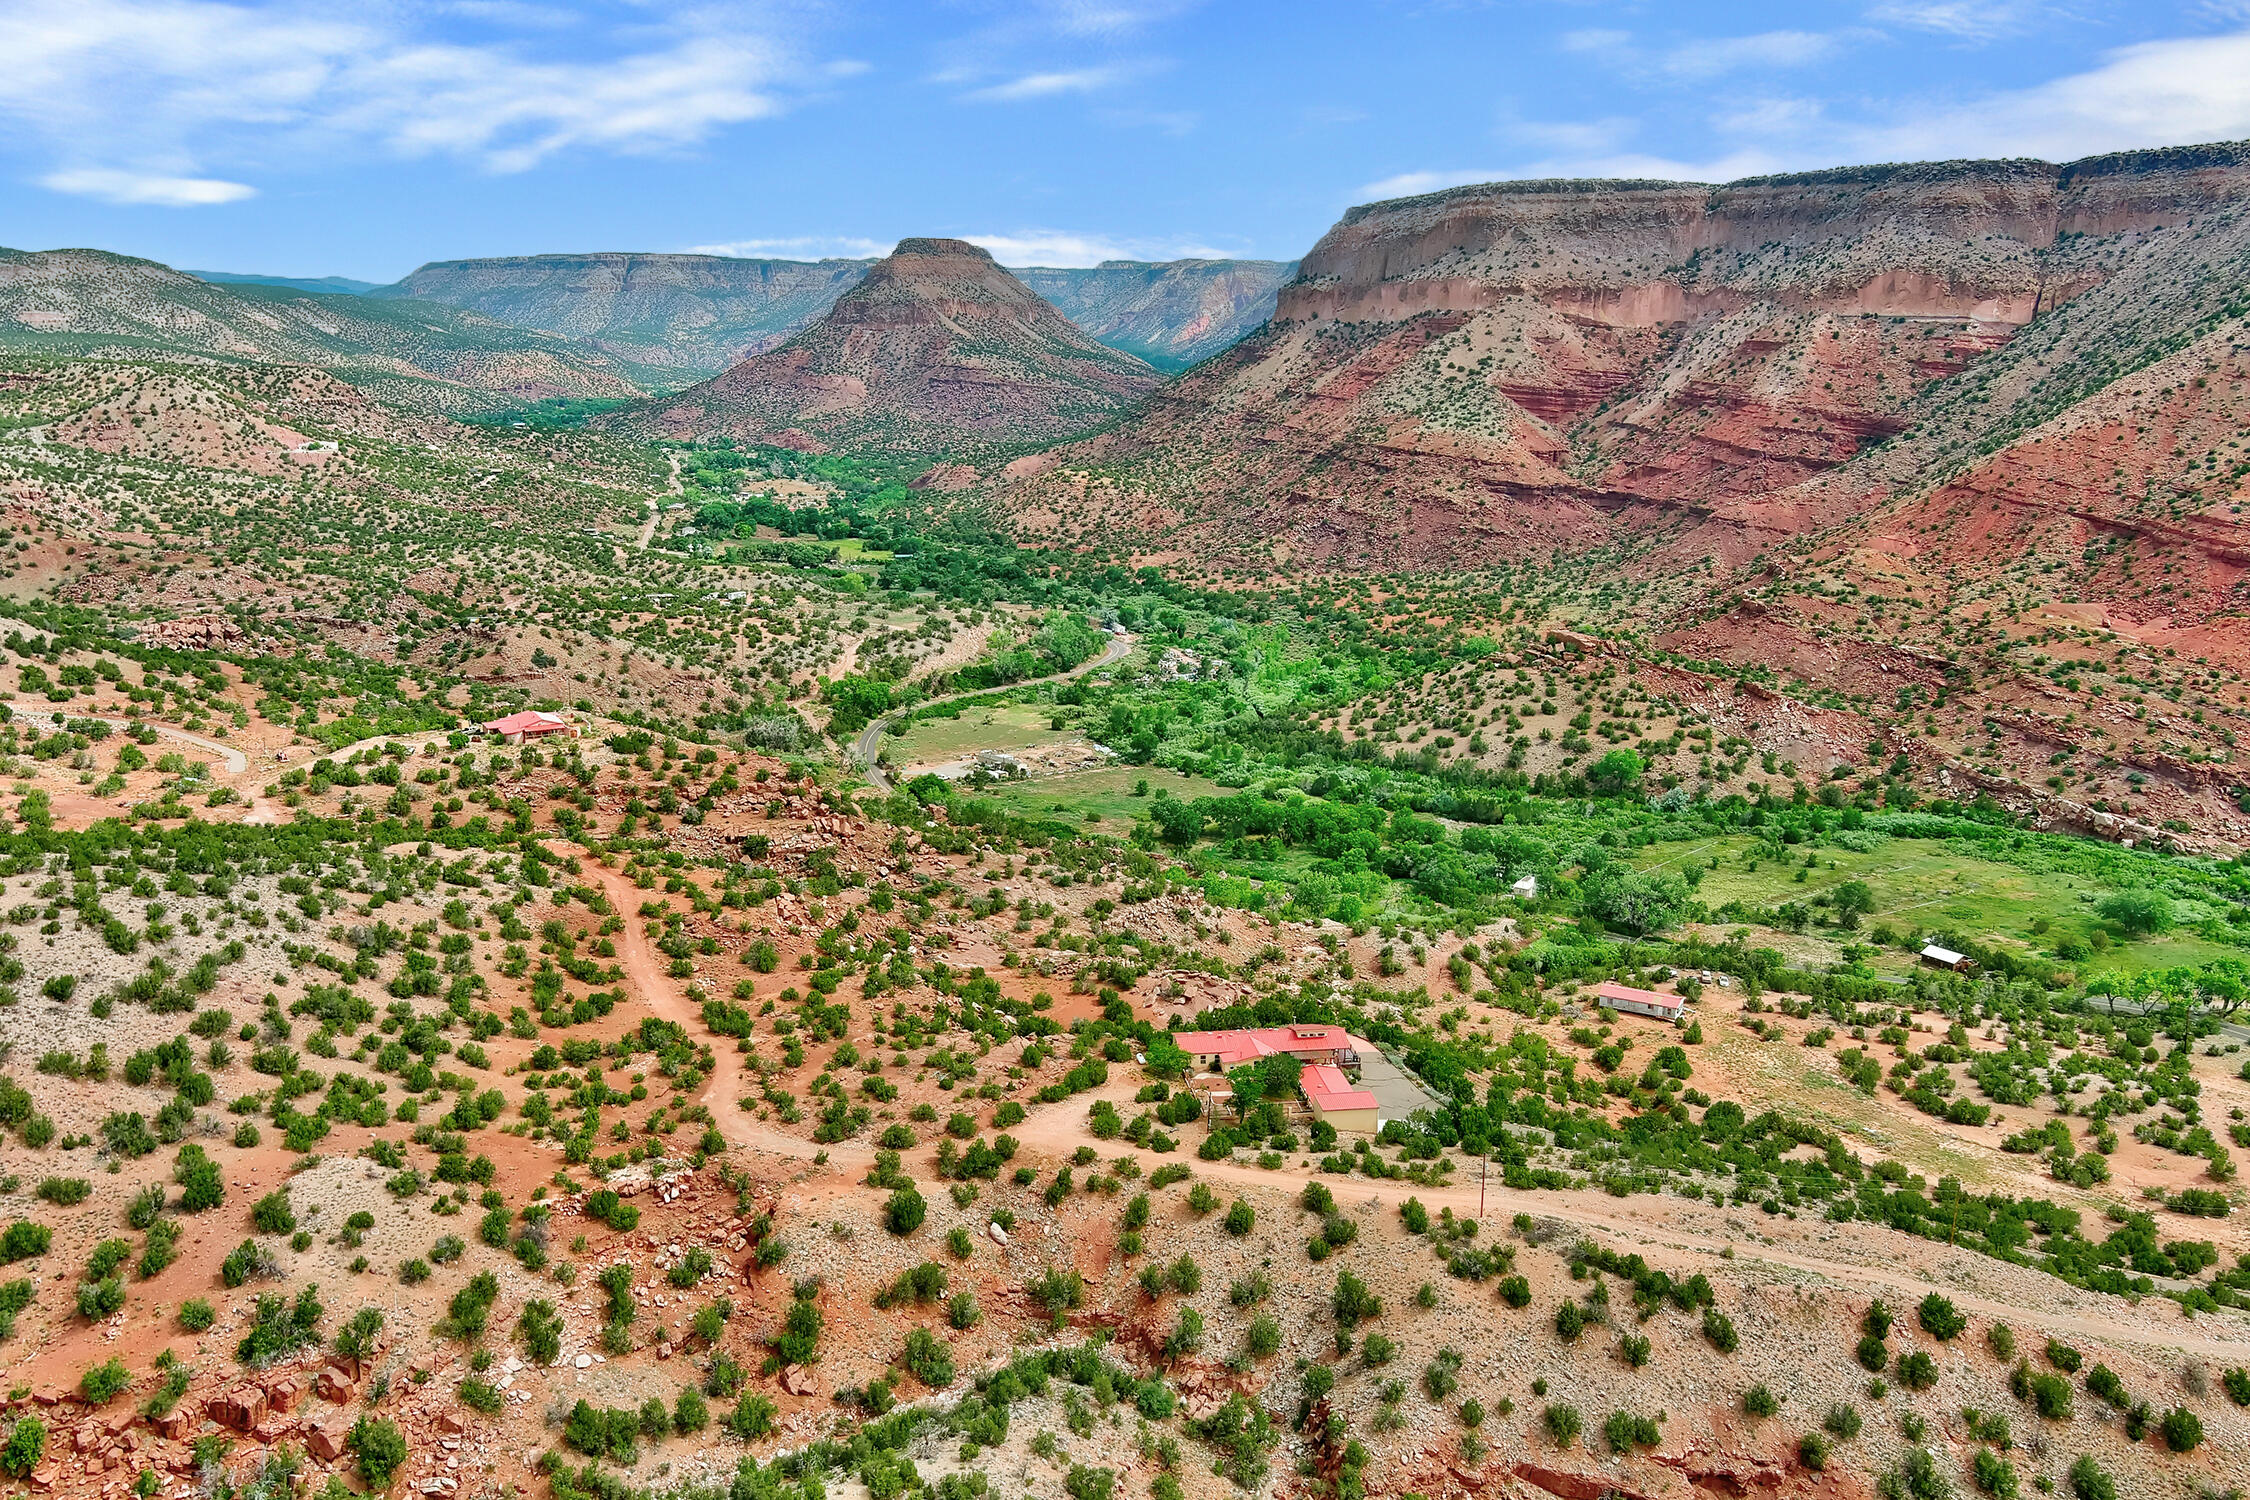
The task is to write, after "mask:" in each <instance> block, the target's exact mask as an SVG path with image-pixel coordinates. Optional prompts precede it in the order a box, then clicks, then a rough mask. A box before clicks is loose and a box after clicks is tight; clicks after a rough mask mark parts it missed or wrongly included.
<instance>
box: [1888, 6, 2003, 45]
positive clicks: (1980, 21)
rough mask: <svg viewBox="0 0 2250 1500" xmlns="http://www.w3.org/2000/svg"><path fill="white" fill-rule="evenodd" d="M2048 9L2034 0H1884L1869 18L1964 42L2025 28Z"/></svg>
mask: <svg viewBox="0 0 2250 1500" xmlns="http://www.w3.org/2000/svg"><path fill="white" fill-rule="evenodd" d="M2046 10H2047V7H2046V6H2043V5H2040V4H2037V3H2035V0H1881V3H1879V4H1877V5H1875V6H1873V7H1871V8H1870V9H1869V10H1868V12H1867V19H1868V20H1870V21H1875V22H1879V23H1881V24H1883V25H1887V26H1904V27H1907V28H1908V29H1910V30H1913V31H1930V32H1935V33H1937V34H1938V35H1939V36H1949V37H1953V38H1955V39H1957V40H1959V41H1964V42H1989V41H1992V40H1993V39H1995V38H1997V37H2003V36H2012V35H2014V34H2015V33H2017V32H2020V31H2022V30H2023V29H2024V28H2025V27H2027V26H2029V25H2030V24H2031V23H2032V22H2033V21H2034V20H2036V19H2037V18H2038V17H2039V16H2040V15H2041V14H2042V13H2044V12H2045V11H2046Z"/></svg>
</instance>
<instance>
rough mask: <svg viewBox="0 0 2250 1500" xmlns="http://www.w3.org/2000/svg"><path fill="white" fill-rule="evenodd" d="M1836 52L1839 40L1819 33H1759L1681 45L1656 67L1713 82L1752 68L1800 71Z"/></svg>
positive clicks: (1678, 74)
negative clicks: (1717, 78) (1713, 79)
mask: <svg viewBox="0 0 2250 1500" xmlns="http://www.w3.org/2000/svg"><path fill="white" fill-rule="evenodd" d="M1840 50H1841V42H1840V39H1839V38H1837V37H1834V36H1830V35H1827V34H1825V33H1822V32H1817V31H1762V32H1759V33H1758V34H1757V35H1755V36H1729V37H1712V38H1708V39H1704V40H1699V41H1690V42H1682V43H1681V44H1680V45H1679V46H1677V47H1674V48H1672V49H1670V51H1668V52H1667V53H1665V54H1664V55H1663V57H1662V58H1661V60H1660V66H1662V67H1663V69H1664V71H1665V72H1667V73H1670V74H1672V75H1673V76H1674V77H1678V78H1715V77H1717V76H1718V75H1720V74H1722V73H1735V72H1740V71H1743V70H1746V69H1752V68H1764V69H1773V68H1801V67H1805V66H1807V65H1808V64H1811V63H1816V62H1822V61H1825V60H1826V59H1828V58H1830V57H1833V56H1835V55H1836V53H1837V52H1838V51H1840Z"/></svg>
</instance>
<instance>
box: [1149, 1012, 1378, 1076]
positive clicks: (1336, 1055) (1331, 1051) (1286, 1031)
mask: <svg viewBox="0 0 2250 1500" xmlns="http://www.w3.org/2000/svg"><path fill="white" fill-rule="evenodd" d="M1172 1040H1173V1041H1174V1042H1176V1043H1178V1044H1179V1048H1180V1050H1181V1051H1182V1052H1185V1053H1186V1054H1187V1055H1188V1056H1189V1057H1192V1058H1194V1059H1195V1066H1196V1067H1197V1068H1199V1069H1203V1070H1207V1071H1210V1072H1218V1073H1223V1072H1225V1071H1226V1070H1227V1069H1229V1068H1239V1067H1241V1066H1242V1065H1243V1064H1244V1063H1251V1062H1256V1061H1258V1059H1260V1058H1262V1057H1294V1058H1296V1059H1297V1060H1298V1061H1299V1062H1305V1063H1335V1064H1356V1063H1357V1062H1358V1061H1359V1054H1358V1053H1357V1052H1355V1051H1354V1050H1352V1039H1351V1036H1350V1034H1349V1033H1347V1032H1346V1031H1345V1030H1344V1028H1343V1027H1341V1026H1325V1025H1312V1024H1309V1023H1306V1024H1299V1025H1292V1026H1260V1027H1257V1028H1255V1029H1253V1030H1249V1031H1182V1032H1179V1033H1177V1034H1175V1035H1174V1036H1173V1038H1172Z"/></svg>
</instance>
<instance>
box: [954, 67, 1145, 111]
mask: <svg viewBox="0 0 2250 1500" xmlns="http://www.w3.org/2000/svg"><path fill="white" fill-rule="evenodd" d="M1130 71H1131V70H1129V69H1126V68H1123V67H1116V66H1109V67H1099V68H1069V69H1064V70H1062V71H1059V72H1052V73H1026V74H1024V75H1023V76H1022V77H1020V78H1011V79H1009V80H1008V81H1007V82H1006V83H995V84H988V85H987V86H985V87H984V88H980V89H971V90H970V91H969V92H968V93H966V94H964V95H962V96H961V97H962V98H964V99H969V100H972V101H974V102H976V103H978V104H1021V103H1024V102H1026V101H1028V100H1033V99H1052V98H1054V97H1056V96H1057V95H1059V94H1091V93H1095V92H1097V91H1099V90H1101V89H1106V88H1109V87H1111V86H1112V85H1114V84H1118V83H1122V82H1124V81H1125V79H1126V77H1127V76H1128V75H1129V73H1130Z"/></svg>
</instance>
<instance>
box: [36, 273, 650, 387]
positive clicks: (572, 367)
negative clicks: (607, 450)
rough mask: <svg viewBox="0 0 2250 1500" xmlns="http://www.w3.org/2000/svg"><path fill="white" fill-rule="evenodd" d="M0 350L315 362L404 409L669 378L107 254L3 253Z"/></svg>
mask: <svg viewBox="0 0 2250 1500" xmlns="http://www.w3.org/2000/svg"><path fill="white" fill-rule="evenodd" d="M0 349H9V350H21V351H27V352H53V353H58V354H67V355H73V356H85V355H92V354H100V353H103V352H105V351H117V352H126V353H131V354H137V355H145V354H147V353H150V352H157V353H162V354H168V355H174V356H184V357H188V358H195V359H217V360H226V361H230V362H255V363H261V364H282V365H289V364H298V365H311V366H315V367H317V368H320V369H323V370H327V371H329V372H330V373H332V374H335V375H338V376H340V377H342V378H344V379H346V380H348V381H350V382H351V383H352V384H354V385H357V386H359V387H361V388H362V389H365V390H367V391H370V392H371V393H373V394H375V395H378V396H381V397H382V398H383V399H385V400H388V401H391V402H394V403H396V404H397V405H400V406H405V407H410V408H413V409H416V410H421V411H433V412H442V413H445V414H447V415H452V416H483V415H490V414H493V413H497V412H503V411H506V410H509V409H512V408H514V407H518V406H521V405H524V404H526V403H529V402H534V401H540V400H547V399H553V398H558V397H560V398H573V399H580V400H624V399H629V398H631V397H634V396H638V395H641V394H643V393H644V392H646V391H647V390H649V389H651V388H652V383H653V382H654V381H656V380H660V379H661V374H662V372H657V374H656V375H655V376H652V375H651V373H650V372H648V371H646V370H645V369H642V368H639V367H636V366H634V365H632V364H630V363H629V362H627V361H625V360H622V359H619V358H617V357H615V356H613V355H609V354H606V353H604V352H603V351H601V350H598V349H594V348H591V347H588V346H585V345H581V344H574V343H572V342H571V341H570V340H568V339H562V338H557V337H555V336H553V335H551V334H544V333H533V332H528V331H526V330H523V329H519V328H512V327H509V326H507V325H505V324H501V323H496V322H494V321H492V320H490V319H488V318H483V317H480V316H478V315H476V314H474V313H469V312H463V311H462V310H460V309H458V308H452V307H445V306H440V305H437V304H433V303H426V302H407V301H390V302H385V301H377V300H373V299H370V298H365V297H354V296H341V295H335V294H323V293H314V292H306V291H301V290H296V289H293V288H290V287H286V286H275V285H269V284H264V283H258V282H240V283H234V284H229V285H216V284H213V283H212V282H210V281H207V280H204V279H203V278H200V277H197V276H192V275H189V274H188V273H186V272H184V271H175V270H173V269H172V268H171V267H169V266H164V265H159V264H158V263H157V262H155V261H151V260H140V259H136V258H134V257H132V256H127V255H113V254H110V253H109V252H107V251H102V250H41V251H24V250H7V249H0Z"/></svg>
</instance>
